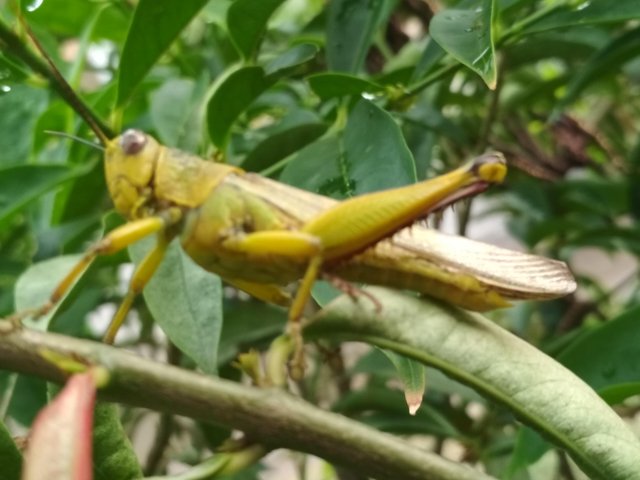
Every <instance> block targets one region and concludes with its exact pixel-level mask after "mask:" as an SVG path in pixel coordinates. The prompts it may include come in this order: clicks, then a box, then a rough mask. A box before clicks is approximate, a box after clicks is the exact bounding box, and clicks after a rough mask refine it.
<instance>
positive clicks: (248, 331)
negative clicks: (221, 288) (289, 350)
mask: <svg viewBox="0 0 640 480" xmlns="http://www.w3.org/2000/svg"><path fill="white" fill-rule="evenodd" d="M224 319H225V321H224V323H223V325H222V334H221V336H220V349H219V352H218V360H219V365H220V366H222V365H225V364H227V363H229V362H230V361H231V360H233V359H235V358H236V357H237V356H238V354H239V353H242V352H246V351H247V350H248V349H249V348H251V347H256V346H259V345H266V344H268V342H270V341H271V340H273V339H274V338H275V337H277V336H278V335H281V334H282V332H283V331H284V329H285V327H286V323H287V322H286V320H287V313H286V311H285V310H284V309H282V308H279V307H276V306H273V305H269V304H267V303H262V302H259V301H256V300H240V299H231V300H225V302H224Z"/></svg>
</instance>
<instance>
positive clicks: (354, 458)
mask: <svg viewBox="0 0 640 480" xmlns="http://www.w3.org/2000/svg"><path fill="white" fill-rule="evenodd" d="M42 351H47V352H52V353H55V354H57V355H61V356H69V357H71V358H75V359H78V360H79V361H80V360H82V361H85V362H87V363H88V364H93V365H102V366H104V367H105V368H107V369H108V370H109V372H110V373H111V381H110V383H109V385H108V386H107V387H105V388H104V390H103V391H102V397H103V398H105V399H107V400H112V401H118V402H123V403H127V404H129V405H135V406H140V407H146V408H150V409H153V410H158V411H161V412H170V413H172V414H175V415H185V416H187V417H191V418H196V419H199V420H204V421H210V422H215V423H218V424H222V425H225V426H227V427H231V428H237V429H240V430H243V431H244V432H245V433H246V434H247V435H248V436H249V437H250V438H254V439H259V441H260V442H263V443H264V444H265V445H266V446H267V447H269V448H289V449H292V450H298V451H302V452H306V453H311V454H314V455H317V456H320V457H322V458H325V459H326V460H328V461H330V462H333V463H336V464H337V465H345V466H347V467H348V468H350V469H353V470H355V471H358V472H360V473H362V474H363V475H365V476H368V477H374V478H377V479H379V480H383V479H398V478H402V479H404V480H425V479H431V480H489V479H491V478H492V477H489V476H487V475H485V474H483V473H481V472H479V471H477V470H474V469H472V468H470V467H467V466H465V465H460V464H457V463H454V462H451V461H448V460H445V459H443V458H441V457H439V456H438V455H435V454H433V453H430V452H424V451H421V450H420V449H418V448H416V447H414V446H412V445H410V444H409V443H407V442H405V441H403V440H401V439H399V438H395V437H393V436H391V435H389V434H386V433H382V432H379V431H377V430H374V429H372V428H369V427H367V426H365V425H362V424H360V423H358V422H356V421H353V420H350V419H347V418H345V417H343V416H341V415H338V414H334V413H330V412H326V411H323V410H321V409H319V408H316V407H314V406H312V405H310V404H308V403H306V402H304V401H302V400H300V399H298V398H295V397H293V396H292V395H290V394H287V393H285V392H282V391H280V390H279V389H259V388H252V387H247V386H244V385H240V384H237V383H233V382H230V381H227V380H223V379H219V378H214V377H208V376H205V375H202V374H198V373H196V372H192V371H187V370H183V369H180V368H177V367H173V366H171V365H164V364H160V363H157V362H153V361H151V360H146V359H143V358H140V357H137V356H136V355H134V354H132V353H129V352H126V351H123V350H120V349H117V348H114V347H110V346H106V345H102V344H99V343H96V342H91V341H87V340H79V339H76V338H71V337H66V336H64V335H58V334H53V333H42V332H37V331H34V330H27V329H19V330H15V329H14V328H13V326H12V325H11V324H10V323H9V322H7V321H0V369H5V370H12V371H16V372H20V373H24V374H28V375H35V376H38V377H40V378H43V379H46V380H49V381H53V382H58V383H60V382H62V381H64V379H65V374H64V373H63V372H61V371H60V370H58V369H57V368H56V367H55V366H54V365H52V364H51V363H49V362H48V361H46V360H45V359H44V358H43V356H42V355H41V354H40V353H39V352H42Z"/></svg>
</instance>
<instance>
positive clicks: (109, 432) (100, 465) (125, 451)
mask: <svg viewBox="0 0 640 480" xmlns="http://www.w3.org/2000/svg"><path fill="white" fill-rule="evenodd" d="M93 470H94V475H95V478H96V479H98V480H110V479H114V478H121V479H123V480H133V479H135V478H142V476H143V475H142V470H141V469H140V465H139V463H138V459H137V457H136V454H135V452H134V451H133V446H132V445H131V441H129V438H128V437H127V434H126V433H125V431H124V429H123V428H122V424H121V423H120V414H119V411H118V406H117V405H114V404H111V403H98V404H97V405H96V408H95V411H94V414H93Z"/></svg>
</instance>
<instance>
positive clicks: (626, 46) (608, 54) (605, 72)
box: [551, 28, 640, 118]
mask: <svg viewBox="0 0 640 480" xmlns="http://www.w3.org/2000/svg"><path fill="white" fill-rule="evenodd" d="M639 51H640V28H634V29H632V30H629V31H628V32H625V33H623V34H622V35H620V36H619V37H616V38H614V39H613V40H611V41H610V42H609V43H608V44H607V45H605V46H604V47H603V48H602V49H601V50H599V51H598V52H596V54H595V55H593V57H591V58H590V59H589V61H588V62H587V64H586V65H584V66H583V67H582V68H581V69H580V70H578V71H577V72H575V74H574V75H573V76H572V78H571V82H569V85H567V93H566V94H565V95H564V96H563V97H562V98H561V99H560V102H558V104H557V105H556V106H555V108H554V110H553V112H552V114H551V117H552V118H558V117H559V116H560V115H561V113H562V111H563V110H565V109H566V108H567V107H568V106H569V105H571V104H572V103H573V102H575V101H576V100H577V99H578V98H579V96H580V94H581V93H582V91H583V90H584V89H585V88H587V87H588V86H589V85H590V84H591V83H593V82H595V81H597V80H599V79H602V78H603V77H604V78H606V77H608V76H612V75H614V74H615V73H617V72H618V70H619V68H620V66H621V65H623V64H624V63H625V62H627V61H629V60H631V59H632V58H636V57H637V56H638V52H639Z"/></svg>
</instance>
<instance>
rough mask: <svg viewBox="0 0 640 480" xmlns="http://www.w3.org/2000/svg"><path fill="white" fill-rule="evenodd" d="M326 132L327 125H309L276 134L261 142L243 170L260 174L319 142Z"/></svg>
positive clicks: (248, 156)
mask: <svg viewBox="0 0 640 480" xmlns="http://www.w3.org/2000/svg"><path fill="white" fill-rule="evenodd" d="M326 131H327V126H326V125H325V124H322V123H307V124H302V125H295V126H293V127H291V128H288V129H286V130H284V131H282V132H278V133H275V134H274V135H272V136H270V137H268V138H266V139H265V140H263V141H262V142H260V143H259V144H258V145H257V146H256V148H254V149H253V150H252V151H251V152H250V153H249V155H247V157H246V158H245V159H244V161H243V162H242V168H244V169H245V170H247V171H250V172H260V171H261V170H264V169H266V168H268V167H270V166H271V165H273V164H275V163H276V162H278V161H279V160H282V159H283V158H285V157H287V156H289V155H291V154H293V153H295V152H297V151H298V150H300V149H301V148H303V147H304V146H305V145H308V144H310V143H311V142H313V141H314V140H317V139H318V138H319V137H320V136H321V135H322V134H323V133H325V132H326Z"/></svg>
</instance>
